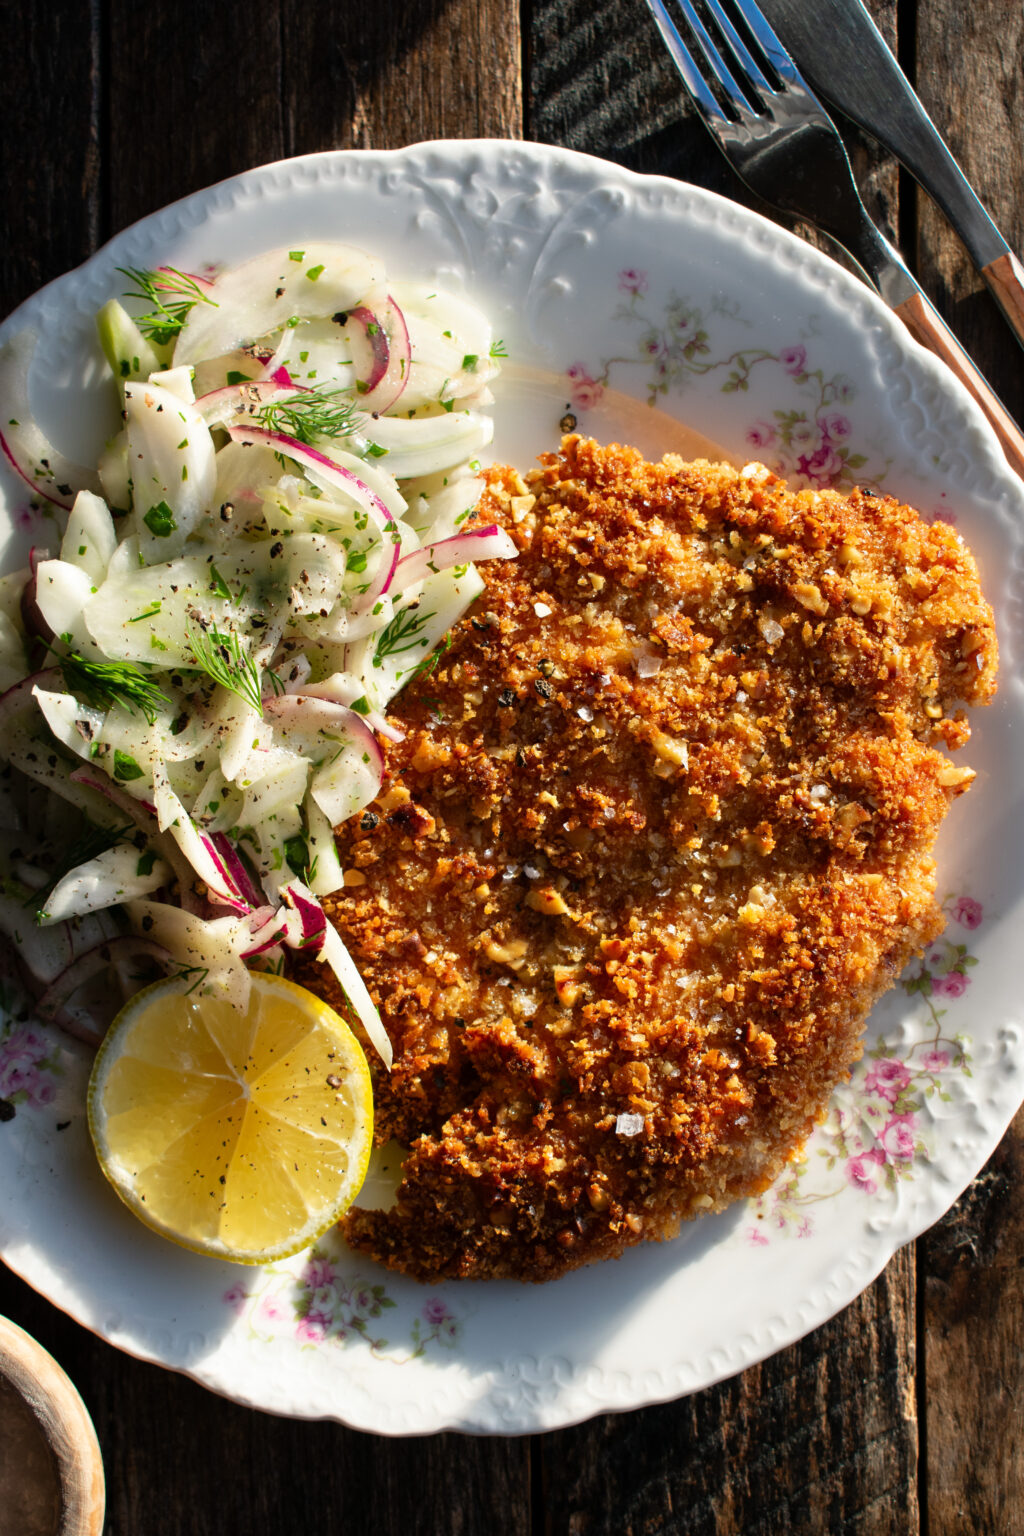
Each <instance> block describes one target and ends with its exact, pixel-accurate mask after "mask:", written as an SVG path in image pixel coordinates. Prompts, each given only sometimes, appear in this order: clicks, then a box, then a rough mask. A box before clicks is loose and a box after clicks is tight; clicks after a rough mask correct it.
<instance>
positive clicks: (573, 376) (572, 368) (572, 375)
mask: <svg viewBox="0 0 1024 1536" xmlns="http://www.w3.org/2000/svg"><path fill="white" fill-rule="evenodd" d="M565 376H566V378H567V379H569V380H570V382H571V383H573V384H579V383H582V381H583V380H584V379H588V380H589V379H590V369H589V368H588V367H587V365H586V363H570V364H569V366H568V368H567V369H566V370H565Z"/></svg>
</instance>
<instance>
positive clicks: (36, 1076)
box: [0, 981, 60, 1120]
mask: <svg viewBox="0 0 1024 1536" xmlns="http://www.w3.org/2000/svg"><path fill="white" fill-rule="evenodd" d="M25 1012H26V1009H25V1004H24V999H23V998H22V997H21V995H20V994H19V993H18V992H16V991H15V989H13V988H12V986H11V984H10V983H9V982H7V981H2V982H0V1020H2V1021H3V1022H0V1120H11V1119H13V1118H14V1114H15V1112H16V1109H17V1106H18V1105H21V1104H24V1105H27V1106H28V1107H29V1108H30V1109H42V1108H43V1107H44V1106H45V1105H47V1104H52V1103H53V1101H54V1099H55V1098H56V1096H57V1082H56V1074H57V1073H59V1072H60V1048H59V1046H57V1045H56V1044H55V1043H54V1039H53V1037H52V1036H51V1035H50V1034H49V1033H48V1032H47V1031H46V1030H44V1029H42V1028H40V1027H39V1026H38V1025H36V1024H30V1023H26V1022H25V1021H24V1020H25Z"/></svg>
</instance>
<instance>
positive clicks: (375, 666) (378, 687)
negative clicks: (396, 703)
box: [345, 565, 484, 710]
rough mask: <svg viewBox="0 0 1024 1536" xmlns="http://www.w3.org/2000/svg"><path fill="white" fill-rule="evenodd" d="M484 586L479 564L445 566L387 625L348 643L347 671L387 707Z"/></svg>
mask: <svg viewBox="0 0 1024 1536" xmlns="http://www.w3.org/2000/svg"><path fill="white" fill-rule="evenodd" d="M483 590H484V581H483V577H482V576H481V575H480V573H479V571H477V570H476V568H475V567H474V566H472V565H471V566H469V567H468V569H465V570H463V569H462V567H458V568H457V569H456V570H455V571H441V572H439V574H438V575H436V576H431V577H430V578H429V579H428V580H427V581H425V582H424V584H423V589H422V591H421V592H420V595H419V597H418V598H417V599H416V601H415V602H413V603H410V604H409V605H408V606H407V607H404V608H399V609H397V611H396V613H395V616H394V618H393V619H392V620H391V623H390V624H389V625H388V627H387V629H385V630H383V631H382V632H381V633H380V634H376V635H370V636H368V637H367V639H365V640H361V641H359V642H358V643H357V644H355V645H353V646H351V647H346V651H345V670H346V671H347V672H351V673H353V674H354V675H355V676H356V677H357V678H358V679H359V681H360V682H361V683H362V685H363V690H364V693H365V695H366V698H367V700H368V702H369V704H370V707H371V708H372V709H379V710H383V709H385V708H386V707H387V705H388V703H389V701H390V700H391V699H393V698H394V696H395V694H396V693H397V692H398V690H399V689H400V688H402V687H404V685H405V684H406V683H407V682H408V681H409V679H410V677H412V676H414V674H415V673H417V672H419V671H420V670H422V668H423V667H424V666H428V665H429V658H430V655H431V653H432V652H433V650H434V647H435V646H436V645H437V644H438V642H439V641H440V640H441V639H442V638H443V637H444V636H445V635H446V634H447V633H448V631H449V630H450V629H451V627H452V625H453V624H457V623H458V621H459V619H461V617H462V615H463V614H464V613H465V611H466V609H467V608H468V607H469V605H470V604H471V603H472V602H474V601H475V600H476V598H478V597H479V596H480V593H481V592H482V591H483Z"/></svg>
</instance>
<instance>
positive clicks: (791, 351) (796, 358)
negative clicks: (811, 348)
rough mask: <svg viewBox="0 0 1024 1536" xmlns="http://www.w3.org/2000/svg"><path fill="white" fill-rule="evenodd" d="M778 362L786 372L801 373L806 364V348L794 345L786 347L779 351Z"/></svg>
mask: <svg viewBox="0 0 1024 1536" xmlns="http://www.w3.org/2000/svg"><path fill="white" fill-rule="evenodd" d="M779 362H780V363H781V364H782V366H783V368H785V370H786V372H787V373H792V374H794V375H795V374H798V373H803V371H804V369H805V368H806V366H807V348H806V347H801V346H796V347H786V348H784V349H783V351H782V352H780V353H779Z"/></svg>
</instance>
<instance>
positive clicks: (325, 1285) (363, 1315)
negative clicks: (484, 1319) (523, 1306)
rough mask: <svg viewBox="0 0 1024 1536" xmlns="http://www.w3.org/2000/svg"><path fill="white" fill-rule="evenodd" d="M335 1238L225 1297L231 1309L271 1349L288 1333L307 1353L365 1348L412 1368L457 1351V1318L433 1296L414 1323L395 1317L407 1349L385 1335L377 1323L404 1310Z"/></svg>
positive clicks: (233, 1288)
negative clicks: (435, 1353) (296, 1264)
mask: <svg viewBox="0 0 1024 1536" xmlns="http://www.w3.org/2000/svg"><path fill="white" fill-rule="evenodd" d="M348 1257H349V1256H348V1255H347V1254H346V1253H345V1251H344V1248H343V1246H342V1244H341V1242H340V1240H338V1239H337V1238H335V1237H333V1236H331V1235H328V1237H326V1238H325V1239H323V1240H321V1242H320V1243H319V1244H317V1245H316V1246H315V1247H313V1248H311V1249H309V1250H308V1252H307V1253H305V1254H303V1255H302V1268H301V1269H300V1270H299V1271H298V1272H297V1273H296V1272H295V1271H293V1270H288V1269H284V1268H278V1267H272V1268H269V1269H266V1270H263V1271H262V1273H261V1274H260V1277H259V1283H257V1284H255V1285H254V1286H253V1287H252V1288H247V1287H246V1286H244V1285H243V1284H242V1283H241V1281H237V1282H236V1283H235V1284H234V1285H232V1286H230V1287H229V1288H228V1290H226V1291H225V1292H224V1300H225V1302H226V1303H227V1305H228V1306H229V1307H230V1308H231V1309H232V1311H234V1312H235V1313H236V1314H237V1315H238V1316H239V1317H242V1318H245V1319H246V1320H247V1322H248V1324H249V1329H250V1332H251V1334H252V1336H253V1338H255V1339H258V1340H261V1341H263V1342H268V1341H269V1340H271V1339H272V1338H275V1337H278V1336H279V1335H281V1334H286V1335H287V1334H290V1335H291V1336H292V1337H293V1338H294V1339H295V1340H297V1342H298V1343H299V1344H301V1345H303V1346H307V1347H309V1346H316V1345H321V1344H330V1345H334V1346H338V1345H346V1344H353V1343H361V1344H363V1345H365V1346H366V1347H367V1348H368V1349H369V1351H370V1353H371V1354H372V1355H375V1356H377V1357H378V1358H380V1359H386V1360H390V1361H391V1362H392V1363H393V1364H395V1365H407V1364H408V1363H409V1361H411V1360H419V1359H420V1358H421V1357H422V1356H423V1355H425V1354H426V1353H427V1351H428V1350H429V1349H431V1348H432V1347H433V1346H435V1345H437V1346H439V1347H441V1348H444V1349H452V1348H453V1347H454V1346H455V1343H456V1341H457V1340H458V1337H459V1334H460V1332H461V1325H460V1321H459V1318H458V1316H457V1314H456V1312H455V1311H454V1310H453V1309H452V1308H451V1307H450V1306H449V1305H448V1303H447V1301H445V1299H444V1298H443V1297H442V1296H438V1295H430V1296H428V1297H427V1299H426V1300H425V1301H424V1302H423V1303H422V1305H421V1306H420V1307H419V1308H418V1310H416V1311H415V1312H414V1313H413V1315H412V1317H411V1318H409V1317H407V1316H405V1315H404V1311H405V1309H400V1310H398V1311H395V1316H394V1318H392V1322H393V1323H395V1322H398V1324H399V1327H400V1328H401V1329H402V1330H403V1331H404V1332H405V1333H406V1336H407V1338H408V1345H406V1346H401V1347H397V1346H395V1345H393V1344H392V1343H391V1342H390V1341H389V1340H388V1339H387V1338H386V1337H385V1336H384V1335H383V1334H382V1333H380V1331H379V1325H378V1319H380V1318H383V1317H384V1314H385V1313H386V1312H389V1311H391V1310H392V1309H395V1308H397V1307H398V1303H396V1302H395V1301H394V1300H393V1298H392V1297H391V1296H390V1295H389V1294H388V1290H387V1287H386V1286H384V1285H382V1284H381V1283H380V1282H379V1281H377V1280H370V1279H367V1278H366V1277H365V1276H359V1275H354V1274H353V1273H352V1271H351V1270H350V1269H348V1268H347V1267H346V1261H347V1259H348Z"/></svg>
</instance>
